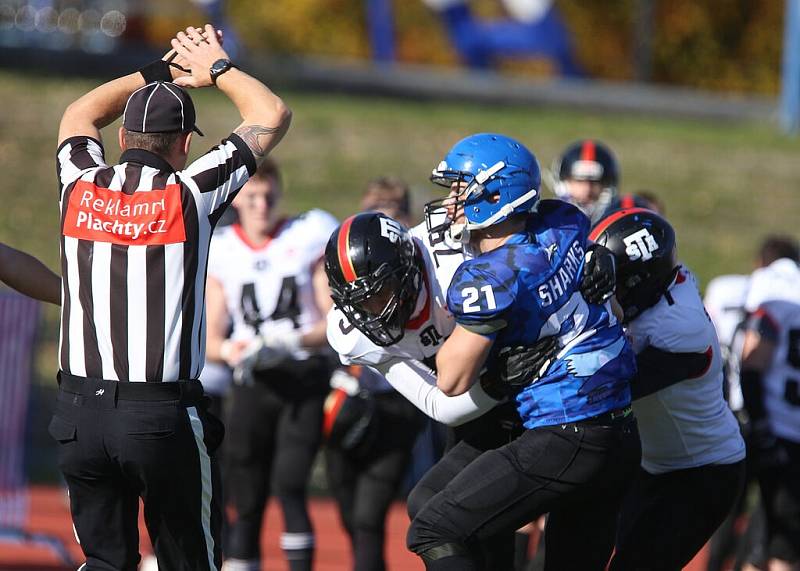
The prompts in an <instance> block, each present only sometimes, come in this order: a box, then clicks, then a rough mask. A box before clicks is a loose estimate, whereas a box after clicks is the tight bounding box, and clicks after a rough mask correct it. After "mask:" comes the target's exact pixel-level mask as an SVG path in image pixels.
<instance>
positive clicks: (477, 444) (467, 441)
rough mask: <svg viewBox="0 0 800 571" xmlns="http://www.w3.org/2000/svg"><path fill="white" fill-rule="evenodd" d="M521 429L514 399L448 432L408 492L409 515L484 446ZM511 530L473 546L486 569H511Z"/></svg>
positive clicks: (505, 439) (492, 445)
mask: <svg viewBox="0 0 800 571" xmlns="http://www.w3.org/2000/svg"><path fill="white" fill-rule="evenodd" d="M522 432H523V429H522V422H521V421H520V419H519V415H518V414H517V410H516V407H515V406H514V404H513V403H506V404H502V405H499V406H496V407H495V408H493V409H492V410H491V411H489V412H487V413H486V414H484V415H482V416H480V417H478V418H476V419H475V420H473V421H470V422H468V423H466V424H463V425H461V426H458V427H456V428H454V429H451V430H450V431H449V432H448V441H449V442H448V450H447V452H446V453H445V455H444V456H443V457H442V459H441V460H439V461H438V462H437V463H436V464H435V465H434V466H433V468H431V469H430V470H428V472H426V473H425V475H424V476H423V477H422V478H421V479H420V481H419V482H417V485H416V486H414V489H413V490H411V493H410V494H409V495H408V503H407V508H408V516H409V517H410V518H411V519H412V520H413V519H414V518H415V517H416V515H417V514H418V513H419V512H420V511H421V510H422V508H423V507H424V506H425V504H426V503H427V502H428V501H429V500H430V499H431V498H433V497H434V496H435V495H436V494H438V493H439V492H441V491H442V490H444V489H445V487H446V486H447V484H449V483H450V481H451V480H452V479H453V478H455V477H456V476H457V475H458V473H459V472H461V471H462V470H464V469H465V468H466V467H467V466H468V465H469V464H471V463H472V462H473V461H474V460H476V459H477V458H478V457H480V455H481V454H483V453H484V452H486V451H487V450H494V449H495V448H500V447H501V446H503V445H504V444H508V443H509V442H511V441H512V440H514V439H515V438H517V437H518V436H520V435H521V434H522ZM514 536H515V533H514V531H513V530H511V531H507V532H504V533H499V534H498V535H496V536H494V537H487V538H486V539H484V540H483V541H481V542H480V546H479V547H476V551H478V552H479V554H480V557H481V560H482V565H483V568H484V569H486V570H487V571H494V570H502V569H511V568H512V567H513V565H514V564H513V560H514V540H515V537H514Z"/></svg>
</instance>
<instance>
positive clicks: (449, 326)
mask: <svg viewBox="0 0 800 571" xmlns="http://www.w3.org/2000/svg"><path fill="white" fill-rule="evenodd" d="M409 233H410V234H411V236H413V238H414V240H415V242H416V244H417V246H418V248H419V251H420V252H421V255H422V260H423V264H424V268H423V270H424V271H423V280H424V283H425V287H424V288H423V291H422V292H421V294H420V296H419V298H418V299H417V307H416V308H415V311H414V313H413V314H412V318H411V320H410V321H409V323H408V325H407V327H406V330H405V334H404V335H403V338H402V339H401V340H400V341H399V342H397V343H395V344H393V345H389V346H388V347H380V346H378V345H376V344H374V343H373V342H372V341H370V340H369V339H367V337H366V336H365V335H364V334H363V333H361V331H359V330H358V329H356V328H355V327H354V326H353V325H351V324H350V322H349V321H348V319H347V317H345V315H344V314H343V313H342V312H341V311H340V310H339V309H337V308H336V307H334V308H333V309H332V310H331V311H330V313H329V314H328V343H330V345H331V347H333V349H334V351H336V352H337V353H338V354H339V358H340V359H341V361H342V363H344V364H345V365H367V366H370V367H373V368H375V369H377V370H378V371H379V372H381V373H382V374H383V375H384V376H385V378H386V380H387V381H388V382H389V383H390V384H391V385H392V386H393V387H394V388H395V389H396V390H397V391H398V392H399V393H401V394H402V395H403V396H404V397H406V398H407V399H408V400H409V401H411V402H412V403H413V404H414V405H415V406H417V407H418V408H419V409H420V410H422V411H423V412H424V413H425V414H427V415H428V416H430V417H431V418H434V419H435V420H439V421H440V422H444V423H446V424H453V425H455V424H461V423H463V422H467V421H468V420H471V419H473V418H476V417H478V416H480V415H481V414H483V413H484V412H486V411H487V410H489V409H491V408H492V407H493V406H494V405H495V404H497V403H496V402H495V401H494V400H492V399H491V398H490V397H488V396H487V395H486V394H485V393H484V392H483V390H482V389H481V387H480V383H476V384H475V385H474V386H473V387H472V389H470V391H468V392H467V393H464V394H463V395H459V396H457V397H447V396H446V395H444V393H441V391H439V390H438V389H437V388H436V376H435V375H433V374H432V372H431V370H430V369H429V368H428V367H425V366H424V365H422V363H425V362H427V363H430V362H431V360H432V359H433V358H434V357H435V355H436V352H437V351H438V350H439V348H440V347H441V346H442V344H443V343H444V341H445V339H447V337H448V336H449V335H450V334H451V333H452V332H453V329H454V328H455V320H454V318H453V316H452V314H451V313H450V312H449V311H448V309H447V288H448V287H449V285H450V281H451V280H452V278H453V274H454V273H455V271H456V270H457V269H458V267H459V266H460V265H461V262H463V261H464V254H463V252H462V250H461V248H460V247H458V246H457V245H455V244H453V243H452V242H449V241H448V240H445V241H443V242H439V243H437V244H432V243H431V241H430V237H429V235H428V232H427V230H426V226H425V224H419V225H417V226H415V227H414V228H412V229H411V230H409Z"/></svg>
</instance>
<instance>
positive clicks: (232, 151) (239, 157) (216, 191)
mask: <svg viewBox="0 0 800 571" xmlns="http://www.w3.org/2000/svg"><path fill="white" fill-rule="evenodd" d="M255 172H256V161H255V158H254V157H253V152H252V151H251V150H250V148H249V147H248V146H247V144H246V143H245V142H244V141H243V140H242V139H241V137H239V135H237V134H235V133H231V134H230V136H229V137H228V138H227V139H224V140H223V141H222V142H221V143H220V144H219V145H217V146H215V147H212V148H211V150H210V151H208V152H207V153H206V154H204V155H203V156H201V157H200V158H199V159H197V160H196V161H194V162H193V163H192V164H190V165H189V166H188V167H186V169H184V170H183V171H181V173H180V174H181V179H182V180H183V181H184V182H185V183H187V186H188V187H189V188H190V189H191V190H192V193H193V194H194V195H195V200H197V201H198V203H199V206H200V209H201V211H205V213H206V214H207V215H208V216H210V217H214V216H215V215H217V214H221V213H222V211H223V210H224V208H225V207H227V206H228V204H230V203H231V201H232V200H233V198H234V197H235V196H236V193H237V191H238V190H239V189H240V188H242V186H244V183H246V182H247V180H248V179H249V178H250V177H251V176H253V174H254V173H255Z"/></svg>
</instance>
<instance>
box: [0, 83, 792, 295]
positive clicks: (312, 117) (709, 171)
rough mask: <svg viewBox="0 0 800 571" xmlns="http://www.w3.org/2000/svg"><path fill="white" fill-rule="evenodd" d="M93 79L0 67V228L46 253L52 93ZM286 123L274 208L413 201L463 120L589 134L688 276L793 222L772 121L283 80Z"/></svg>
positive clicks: (540, 152)
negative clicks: (367, 189) (303, 89)
mask: <svg viewBox="0 0 800 571" xmlns="http://www.w3.org/2000/svg"><path fill="white" fill-rule="evenodd" d="M94 84H95V82H90V81H84V80H76V81H67V80H63V79H48V78H44V77H38V76H29V75H25V76H21V75H18V74H10V73H5V72H4V73H0V101H2V102H3V106H4V112H3V113H2V114H0V172H2V173H3V177H4V182H3V185H2V188H1V189H0V193H1V194H2V196H3V208H2V209H0V240H3V241H5V242H8V243H10V244H12V245H15V246H18V247H20V248H23V249H26V250H28V251H30V252H32V253H34V254H36V255H37V256H39V257H41V258H42V259H44V260H45V261H46V262H47V263H49V264H50V265H53V266H54V265H55V264H56V261H57V257H58V250H57V240H56V236H57V232H58V226H57V223H58V218H57V204H56V181H55V176H54V164H53V152H54V149H55V143H56V129H57V124H58V120H59V117H60V114H61V112H62V111H63V110H64V108H65V107H66V105H67V104H68V103H69V102H70V101H71V100H73V99H74V98H76V97H77V96H79V95H80V94H81V93H82V92H83V91H85V90H87V89H89V88H90V87H92V86H93V85H94ZM283 95H284V98H285V99H286V101H287V102H288V103H289V105H290V106H291V107H292V109H293V110H294V121H293V125H292V128H291V130H290V132H289V134H288V135H287V137H286V139H285V140H284V142H283V143H282V144H281V145H280V146H279V147H278V149H277V150H276V153H275V155H276V156H277V157H278V159H279V160H280V161H281V163H282V164H283V167H284V170H285V175H286V179H287V187H288V188H287V192H286V199H285V201H284V208H285V209H286V210H287V211H289V212H292V211H298V210H304V209H308V208H311V207H321V208H325V209H328V210H330V211H331V212H333V213H334V214H335V215H337V216H339V217H342V216H345V215H347V214H349V213H351V212H352V211H353V210H354V208H355V207H356V204H357V200H358V197H359V195H360V193H361V191H362V189H363V187H364V184H365V182H366V181H367V180H368V179H370V178H372V177H375V176H379V175H383V174H394V175H397V176H401V177H403V178H405V179H406V180H408V181H409V182H410V183H411V185H412V187H413V188H414V191H415V199H416V200H415V204H416V206H417V207H418V208H421V204H422V202H424V201H425V200H426V199H428V198H430V197H432V196H434V195H435V194H436V193H437V192H438V188H437V187H433V186H432V185H431V184H430V183H429V182H428V181H427V176H428V174H429V173H430V170H431V168H432V167H433V166H434V165H435V164H436V163H437V162H438V160H439V158H441V156H442V155H443V153H444V152H445V151H446V150H447V148H448V147H449V146H450V145H451V144H452V143H453V142H455V141H456V140H458V139H459V138H461V137H462V136H465V135H468V134H470V133H472V132H477V131H497V132H503V133H507V134H509V135H511V136H514V137H517V138H519V139H521V140H522V141H524V142H526V143H527V144H528V145H529V146H530V148H531V149H533V151H534V152H535V153H536V155H537V156H538V157H539V160H540V162H541V163H542V165H543V166H544V165H549V164H550V162H551V161H552V159H553V157H554V156H556V155H557V154H558V152H559V151H560V150H561V149H562V148H563V147H564V146H565V145H566V144H567V143H569V142H571V141H572V140H574V139H577V138H580V137H584V136H593V137H597V138H600V139H602V140H604V141H605V142H607V143H608V144H609V145H610V146H611V147H612V148H613V149H614V150H615V151H616V153H617V155H618V157H619V159H620V162H621V166H622V172H623V179H622V189H623V190H624V191H628V192H631V191H634V190H636V189H640V188H647V189H651V190H653V191H655V192H656V193H658V194H659V195H660V196H661V197H662V198H663V200H664V201H665V203H666V205H667V214H668V217H669V218H670V220H671V221H672V222H673V224H674V226H675V227H676V230H677V232H678V236H679V246H680V255H681V258H682V259H683V260H684V261H685V262H686V263H687V264H688V265H689V266H690V267H691V268H693V269H694V270H695V271H696V272H697V274H698V275H699V277H700V278H701V282H702V283H707V281H708V279H709V278H711V277H713V276H714V275H717V274H720V273H725V272H745V271H748V270H749V268H750V264H751V260H752V255H753V252H754V249H755V247H756V244H757V242H758V240H759V239H760V238H761V237H762V236H763V235H764V234H766V233H768V232H787V233H794V234H795V235H798V234H800V230H798V225H797V222H796V219H797V214H798V211H800V198H798V193H800V164H799V163H798V157H800V140H798V139H792V138H789V137H786V136H784V135H781V134H780V133H779V132H778V131H777V129H775V128H774V127H773V126H772V125H760V124H744V123H743V124H732V123H713V122H703V121H690V120H676V119H663V118H645V117H641V116H625V115H619V114H616V115H613V114H600V113H594V114H592V113H586V112H571V111H565V110H562V109H551V108H533V107H531V108H525V107H504V106H497V105H491V106H488V105H487V106H484V105H477V104H464V103H458V102H448V103H444V102H417V101H400V100H393V99H386V98H366V97H352V96H347V95H345V94H308V93H298V92H289V93H284V94H283ZM195 99H196V102H197V106H198V116H199V124H200V126H201V128H202V129H204V131H205V132H206V135H207V136H206V137H205V138H204V139H200V138H198V139H196V140H195V145H194V147H195V153H196V154H199V153H200V152H202V151H203V150H204V149H206V148H207V147H208V146H210V145H211V144H213V143H215V142H216V141H218V140H219V139H220V138H222V137H224V136H225V135H226V134H227V133H228V131H229V130H230V128H231V127H232V126H234V125H236V124H237V122H238V116H237V114H236V111H235V110H234V108H233V106H232V105H231V104H230V103H229V102H228V101H227V100H226V99H225V98H224V96H222V95H221V94H220V93H219V92H217V91H214V90H203V91H199V92H196V93H195ZM104 134H105V138H106V145H107V148H108V153H107V154H108V159H109V160H114V159H116V157H117V156H118V153H119V151H118V148H117V145H116V125H115V126H114V127H111V128H109V129H107V130H106V132H105V133H104Z"/></svg>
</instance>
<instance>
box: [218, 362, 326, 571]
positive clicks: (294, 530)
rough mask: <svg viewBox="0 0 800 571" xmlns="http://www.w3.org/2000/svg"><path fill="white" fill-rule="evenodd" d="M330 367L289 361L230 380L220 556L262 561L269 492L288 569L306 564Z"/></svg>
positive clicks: (310, 550) (309, 560)
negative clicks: (248, 381)
mask: <svg viewBox="0 0 800 571" xmlns="http://www.w3.org/2000/svg"><path fill="white" fill-rule="evenodd" d="M328 377H329V370H328V369H327V365H326V364H325V365H323V363H322V361H316V360H310V362H300V363H295V366H294V370H293V371H292V370H275V371H273V372H270V373H269V374H266V373H265V374H264V375H262V376H261V377H260V378H258V379H257V380H256V381H255V383H254V384H253V385H249V386H241V385H234V386H233V388H232V390H231V393H230V395H229V397H228V398H229V405H228V410H227V414H226V428H227V435H228V436H227V438H226V442H225V454H226V457H225V470H224V473H225V478H226V482H225V491H226V498H227V500H228V501H229V503H230V504H231V505H232V506H233V508H234V512H235V515H234V517H233V520H232V521H231V522H230V529H229V532H228V542H227V543H226V553H225V557H226V558H233V559H237V560H244V561H250V562H256V561H258V560H259V559H260V538H261V524H262V518H263V514H264V508H265V507H266V504H267V500H268V498H269V495H270V493H272V494H274V495H275V496H276V497H277V498H278V501H279V502H280V504H281V508H282V511H283V518H284V532H283V534H282V536H281V548H282V549H283V551H284V554H285V555H286V557H287V559H288V561H289V565H290V567H291V569H292V571H298V570H303V569H310V568H311V564H312V554H313V550H314V535H313V529H312V527H311V519H310V517H309V515H308V506H307V487H308V479H309V476H310V474H311V467H312V464H313V462H314V457H315V456H316V453H317V450H318V448H319V445H320V441H321V438H322V416H323V410H322V409H323V403H324V400H325V396H326V394H327V392H328Z"/></svg>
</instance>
